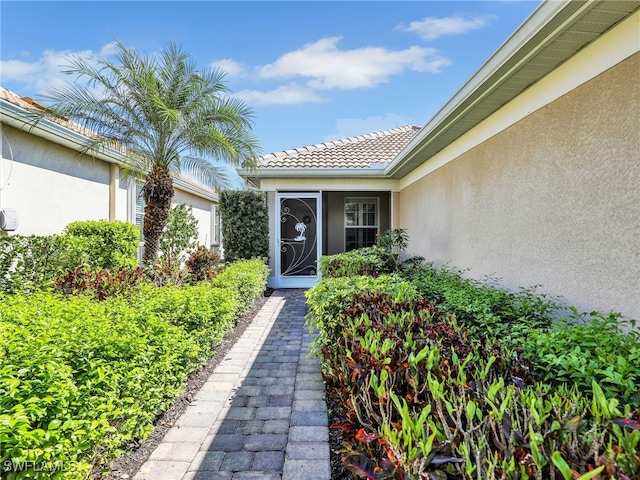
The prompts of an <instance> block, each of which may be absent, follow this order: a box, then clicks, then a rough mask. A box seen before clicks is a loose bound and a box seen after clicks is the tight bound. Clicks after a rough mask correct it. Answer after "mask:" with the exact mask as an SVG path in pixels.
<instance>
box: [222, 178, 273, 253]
mask: <svg viewBox="0 0 640 480" xmlns="http://www.w3.org/2000/svg"><path fill="white" fill-rule="evenodd" d="M220 213H221V215H222V237H223V238H224V257H225V260H226V261H228V262H233V261H236V260H242V259H245V260H248V259H252V258H264V259H268V258H269V212H268V210H267V200H266V196H265V194H264V193H260V192H254V191H251V190H225V191H223V192H222V194H221V195H220Z"/></svg>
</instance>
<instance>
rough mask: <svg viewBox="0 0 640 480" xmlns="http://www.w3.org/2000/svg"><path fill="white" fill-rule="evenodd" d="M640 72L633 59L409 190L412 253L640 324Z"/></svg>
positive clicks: (402, 219) (404, 203) (404, 208)
mask: <svg viewBox="0 0 640 480" xmlns="http://www.w3.org/2000/svg"><path fill="white" fill-rule="evenodd" d="M639 72H640V54H635V55H633V56H631V57H630V58H628V59H627V60H625V61H623V62H621V63H620V64H618V65H616V66H614V67H613V68H611V69H609V70H607V71H606V72H604V73H602V74H600V75H598V76H597V77H595V78H594V79H592V80H590V81H588V82H587V83H585V84H583V85H581V86H580V87H578V88H576V89H575V90H574V91H572V92H570V93H568V94H566V95H564V96H562V97H560V98H559V99H557V100H555V101H553V102H552V103H550V104H549V105H547V106H545V107H543V108H541V109H539V110H537V111H535V112H534V113H532V114H531V115H529V116H527V117H525V118H524V119H522V120H520V121H519V122H517V123H515V124H514V125H512V126H510V127H508V128H506V129H505V130H503V131H502V132H500V133H498V134H497V135H495V136H493V137H492V138H490V139H488V140H486V141H485V142H483V143H482V144H480V145H478V146H476V147H474V148H472V149H471V150H469V151H467V152H466V153H464V154H462V155H460V156H459V157H458V158H456V159H455V160H453V161H451V162H449V163H447V164H445V165H444V166H442V167H440V168H438V169H436V170H434V171H432V172H430V173H429V174H428V175H426V176H425V177H423V178H422V179H420V180H417V181H415V182H413V183H412V184H410V185H408V186H407V187H406V188H404V189H403V190H402V191H401V193H400V195H399V197H400V198H399V202H397V203H398V224H399V225H400V226H404V227H406V228H407V229H408V233H409V236H410V245H409V250H410V252H411V253H414V254H418V255H422V256H424V257H426V258H427V259H428V260H431V261H434V262H436V263H437V264H445V263H449V264H451V265H453V266H456V267H460V268H470V271H469V275H471V276H473V277H476V278H481V277H483V276H484V275H496V276H497V277H499V278H501V279H502V282H503V284H504V285H505V286H506V287H509V288H517V287H518V286H530V285H536V284H541V285H542V290H543V291H545V292H548V293H551V294H554V295H561V296H562V297H563V299H564V300H565V301H566V302H568V303H570V304H573V305H576V306H577V307H579V308H581V309H584V310H592V309H597V310H602V311H609V310H612V309H613V310H616V311H621V312H622V313H623V314H624V315H625V316H628V317H631V318H638V319H640V158H639V152H640V133H639V132H640V117H639V115H638V112H639V111H640V90H639V89H638V86H637V78H638V73H639ZM508 108H509V105H506V106H505V107H503V109H508ZM498 113H499V112H498ZM461 140H463V139H461Z"/></svg>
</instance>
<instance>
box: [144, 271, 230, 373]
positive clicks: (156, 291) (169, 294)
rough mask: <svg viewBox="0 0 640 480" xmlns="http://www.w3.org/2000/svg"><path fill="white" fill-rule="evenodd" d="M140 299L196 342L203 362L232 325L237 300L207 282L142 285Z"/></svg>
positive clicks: (153, 311)
mask: <svg viewBox="0 0 640 480" xmlns="http://www.w3.org/2000/svg"><path fill="white" fill-rule="evenodd" d="M141 298H142V300H143V304H144V305H145V308H146V309H147V310H148V312H149V313H151V314H153V315H154V316H157V317H158V318H161V319H165V320H167V321H168V322H169V323H171V324H173V325H176V326H180V327H183V328H184V330H185V331H186V332H187V333H188V334H189V336H190V337H191V338H192V339H193V340H194V341H195V342H197V344H198V346H199V348H200V354H199V359H200V360H203V361H204V360H205V359H206V358H207V357H208V356H209V354H210V353H211V352H212V350H213V348H214V347H215V346H216V345H218V344H219V343H220V341H221V340H222V338H223V336H224V334H225V333H226V332H227V331H228V330H229V329H230V328H231V327H233V320H234V319H235V311H236V309H237V302H238V297H237V296H236V295H234V294H230V292H229V291H227V290H224V289H220V288H214V287H213V286H212V285H211V284H208V283H201V284H198V285H195V286H190V287H176V286H167V287H159V288H146V289H144V290H143V292H142V295H141Z"/></svg>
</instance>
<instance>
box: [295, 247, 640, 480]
mask: <svg viewBox="0 0 640 480" xmlns="http://www.w3.org/2000/svg"><path fill="white" fill-rule="evenodd" d="M344 255H349V254H343V256H342V258H341V259H340V260H341V261H342V260H344ZM354 255H357V254H354ZM331 260H332V259H328V260H325V262H324V265H331ZM334 260H335V259H334ZM347 261H348V260H347ZM336 263H338V262H336ZM336 263H334V264H333V265H331V266H332V267H333V268H334V271H339V270H337V269H335V267H336V266H337V265H336ZM338 266H339V265H338ZM398 270H399V271H398V273H395V274H391V275H381V276H380V277H378V278H371V277H358V276H355V277H348V276H347V277H337V278H330V275H327V276H324V277H323V278H324V279H323V280H322V281H321V282H320V283H319V284H318V285H317V286H316V287H314V288H313V289H311V290H309V291H308V292H307V302H308V304H309V315H308V321H309V324H310V326H312V327H313V328H317V329H319V335H318V337H317V340H316V341H315V348H316V350H317V351H320V352H321V354H322V360H323V371H324V374H325V378H326V380H327V388H328V395H329V396H330V397H333V398H337V399H339V401H340V407H341V410H342V412H343V415H342V417H341V418H340V420H339V421H337V422H335V424H333V425H332V428H333V429H335V430H337V431H339V433H340V437H341V439H342V456H343V462H344V464H345V466H346V467H347V468H348V469H349V470H350V471H351V472H352V474H353V476H354V478H368V479H386V478H394V479H427V478H428V479H438V480H440V479H478V480H480V479H492V478H495V479H498V478H504V479H554V480H555V479H567V480H569V479H574V478H575V479H578V478H582V479H585V480H586V479H589V478H599V479H605V478H606V479H633V478H640V424H639V423H638V421H639V416H640V410H639V407H640V402H638V399H637V393H636V391H637V387H636V385H637V384H638V381H640V364H639V363H638V362H637V354H638V352H637V348H638V345H639V342H638V340H640V338H639V337H638V334H637V333H634V331H628V328H620V319H618V318H616V316H615V315H614V316H602V315H600V316H598V315H595V314H594V315H591V316H590V318H589V321H587V322H583V323H581V324H576V323H575V322H574V323H571V322H569V323H560V324H558V323H554V322H553V321H552V316H553V314H554V313H556V312H557V307H558V305H557V304H556V302H555V301H554V300H552V299H549V298H548V297H546V296H544V295H541V294H538V293H537V292H536V290H535V289H527V290H523V291H521V292H515V293H514V292H508V291H506V290H501V289H499V288H498V287H497V286H496V285H495V283H494V282H486V283H483V282H476V281H468V280H466V279H464V277H463V276H462V272H456V271H454V270H452V269H448V268H447V269H441V270H437V269H434V268H433V267H432V266H430V265H425V266H423V267H421V268H417V266H416V264H415V263H413V264H412V266H411V268H410V269H407V268H405V269H402V268H399V269H398ZM323 273H324V272H323ZM574 320H575V319H574ZM583 320H585V319H583ZM630 326H631V325H630ZM596 336H597V337H598V338H594V337H596ZM556 372H557V374H556Z"/></svg>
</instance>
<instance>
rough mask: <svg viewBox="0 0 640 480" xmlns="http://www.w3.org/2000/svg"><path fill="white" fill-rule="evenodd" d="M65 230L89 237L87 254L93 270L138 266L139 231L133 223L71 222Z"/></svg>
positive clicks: (71, 234) (69, 234)
mask: <svg viewBox="0 0 640 480" xmlns="http://www.w3.org/2000/svg"><path fill="white" fill-rule="evenodd" d="M64 233H65V234H66V235H68V236H72V237H86V238H89V239H90V240H91V242H90V243H89V256H90V258H91V266H92V267H93V269H95V270H103V269H104V270H109V269H115V268H119V267H129V268H135V267H136V266H137V265H138V261H137V260H136V252H137V251H138V245H139V243H140V231H139V230H138V227H136V226H135V225H134V224H132V223H128V222H120V221H115V222H109V221H107V220H88V221H81V222H73V223H70V224H69V225H67V227H66V228H65V230H64ZM77 265H80V264H77ZM77 265H74V266H77Z"/></svg>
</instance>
